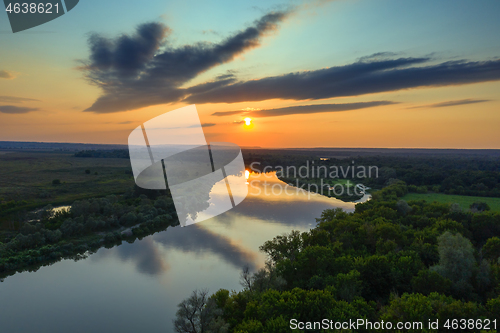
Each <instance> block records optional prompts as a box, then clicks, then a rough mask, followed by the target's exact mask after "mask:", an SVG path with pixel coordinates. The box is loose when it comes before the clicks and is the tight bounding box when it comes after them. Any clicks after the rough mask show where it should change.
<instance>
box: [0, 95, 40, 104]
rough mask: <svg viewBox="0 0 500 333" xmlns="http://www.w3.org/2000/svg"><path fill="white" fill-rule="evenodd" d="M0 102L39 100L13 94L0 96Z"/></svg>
mask: <svg viewBox="0 0 500 333" xmlns="http://www.w3.org/2000/svg"><path fill="white" fill-rule="evenodd" d="M0 102H5V103H22V102H40V100H38V99H33V98H24V97H15V96H0Z"/></svg>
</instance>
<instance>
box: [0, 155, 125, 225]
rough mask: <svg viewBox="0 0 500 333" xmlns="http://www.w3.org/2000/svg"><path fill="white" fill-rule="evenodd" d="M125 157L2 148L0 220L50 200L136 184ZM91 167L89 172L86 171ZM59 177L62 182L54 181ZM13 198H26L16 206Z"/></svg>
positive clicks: (60, 200)
mask: <svg viewBox="0 0 500 333" xmlns="http://www.w3.org/2000/svg"><path fill="white" fill-rule="evenodd" d="M130 169H131V167H130V161H129V160H128V159H125V158H79V157H74V156H73V153H66V152H47V151H45V152H36V151H34V152H30V151H9V153H8V154H2V152H0V204H1V205H2V207H3V209H0V224H2V220H3V218H2V216H4V217H5V216H6V215H10V214H11V213H12V212H13V211H20V210H30V209H32V208H33V207H39V206H44V205H46V204H49V203H51V204H53V205H55V204H65V203H71V202H73V201H74V200H77V199H82V198H89V197H95V196H103V195H107V194H112V193H124V192H125V191H127V190H128V189H130V188H132V186H133V185H134V180H133V177H132V175H131V174H130ZM86 170H89V171H90V173H89V174H87V173H86V172H85V171H86ZM56 179H59V180H60V182H61V184H60V185H53V184H52V181H53V180H56ZM11 201H16V202H19V201H26V202H25V203H23V204H20V205H16V206H15V207H10V206H6V204H7V203H8V202H11Z"/></svg>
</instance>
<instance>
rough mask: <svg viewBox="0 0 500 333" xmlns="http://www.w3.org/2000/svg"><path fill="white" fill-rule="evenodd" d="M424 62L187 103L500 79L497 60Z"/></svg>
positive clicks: (294, 79) (223, 91)
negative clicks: (428, 63)
mask: <svg viewBox="0 0 500 333" xmlns="http://www.w3.org/2000/svg"><path fill="white" fill-rule="evenodd" d="M428 61H430V59H429V58H399V59H390V60H379V61H370V62H364V61H358V62H355V63H353V64H349V65H345V66H337V67H330V68H325V69H319V70H314V71H304V72H297V73H288V74H284V75H280V76H273V77H265V78H262V79H257V80H250V81H243V82H236V83H233V84H229V85H227V86H221V87H219V88H214V89H211V90H209V91H206V92H204V93H198V94H195V95H191V96H189V97H187V98H186V99H185V102H187V103H237V102H249V101H263V100H269V99H286V100H317V99H326V98H334V97H345V96H358V95H365V94H373V93H381V92H389V91H398V90H402V89H411V88H418V87H437V86H449V85H462V84H470V83H478V82H487V81H498V80H500V60H491V61H478V62H473V61H465V60H461V61H448V62H443V63H440V64H436V65H427V66H423V64H425V63H426V62H428ZM417 65H418V66H417Z"/></svg>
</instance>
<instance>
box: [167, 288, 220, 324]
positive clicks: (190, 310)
mask: <svg viewBox="0 0 500 333" xmlns="http://www.w3.org/2000/svg"><path fill="white" fill-rule="evenodd" d="M177 307H178V310H177V313H176V318H175V320H174V328H175V331H176V332H177V333H225V332H227V330H228V328H229V325H227V324H226V323H225V322H224V320H223V319H222V318H221V315H222V311H221V309H219V308H217V304H216V301H215V300H214V299H213V298H209V297H208V290H200V291H198V290H195V291H193V293H192V295H191V296H190V297H188V298H187V299H185V300H183V301H182V302H181V303H180V304H179V305H178V306H177Z"/></svg>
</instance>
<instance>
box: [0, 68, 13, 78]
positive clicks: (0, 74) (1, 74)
mask: <svg viewBox="0 0 500 333" xmlns="http://www.w3.org/2000/svg"><path fill="white" fill-rule="evenodd" d="M15 78H16V75H15V74H14V73H13V72H10V71H6V70H0V79H6V80H12V79H15Z"/></svg>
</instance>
